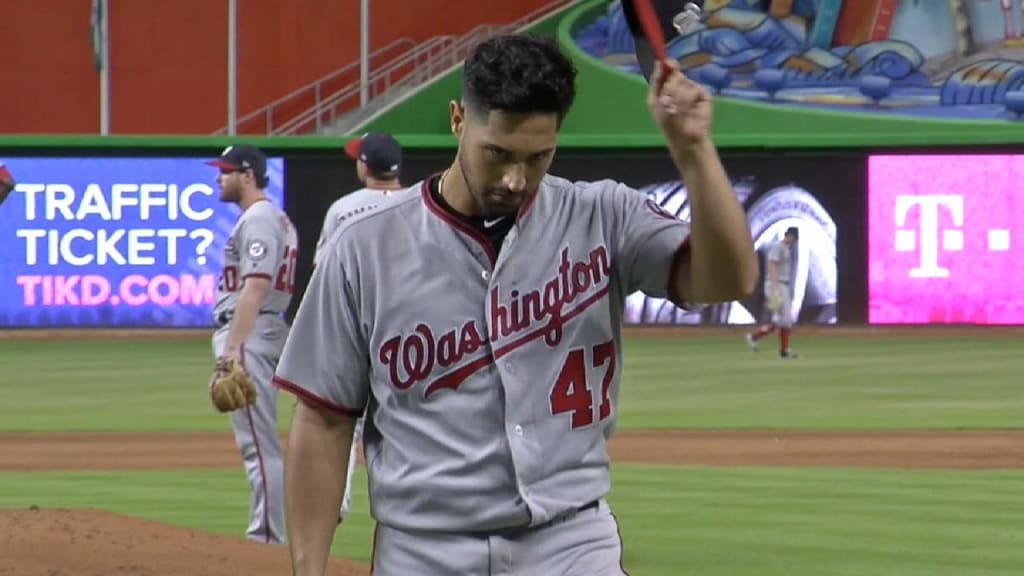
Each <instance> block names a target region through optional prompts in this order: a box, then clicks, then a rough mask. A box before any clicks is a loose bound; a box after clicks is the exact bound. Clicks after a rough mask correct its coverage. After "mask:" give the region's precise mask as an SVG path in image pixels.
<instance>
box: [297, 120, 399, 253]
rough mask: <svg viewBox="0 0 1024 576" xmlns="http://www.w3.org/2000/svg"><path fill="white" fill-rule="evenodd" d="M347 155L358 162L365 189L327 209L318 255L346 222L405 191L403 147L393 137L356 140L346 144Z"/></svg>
mask: <svg viewBox="0 0 1024 576" xmlns="http://www.w3.org/2000/svg"><path fill="white" fill-rule="evenodd" d="M345 154H346V155H348V157H349V158H352V159H353V160H355V161H356V175H358V176H359V181H360V182H362V183H363V186H364V187H363V188H360V189H359V190H356V191H354V192H350V193H348V194H345V195H344V196H342V197H341V198H338V199H337V200H335V201H334V203H333V204H331V207H330V208H328V209H327V214H326V215H324V224H323V228H322V229H321V230H320V240H319V241H318V242H317V245H316V249H317V252H318V253H319V251H320V249H321V248H323V246H324V243H326V242H327V239H328V238H329V237H330V236H331V234H333V233H334V230H335V229H337V227H338V224H340V223H341V222H342V221H343V220H345V219H346V218H348V217H349V216H352V215H355V214H357V213H362V212H364V211H366V210H367V209H369V208H370V207H372V206H376V205H377V204H379V203H380V201H381V200H383V199H384V198H386V197H388V196H390V195H392V194H394V193H395V192H398V191H399V190H402V188H403V187H402V183H401V179H400V174H401V171H402V147H401V145H399V143H398V141H397V140H395V139H394V137H392V136H391V135H390V134H383V133H370V134H366V135H365V136H363V137H362V138H357V139H355V140H352V141H350V142H349V143H348V144H346V145H345Z"/></svg>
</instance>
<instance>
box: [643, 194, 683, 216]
mask: <svg viewBox="0 0 1024 576" xmlns="http://www.w3.org/2000/svg"><path fill="white" fill-rule="evenodd" d="M645 204H646V205H647V207H648V208H649V209H650V210H651V212H654V213H655V214H657V215H658V216H662V217H664V218H668V219H669V220H678V218H676V217H675V216H673V215H672V214H671V213H670V212H669V211H668V210H665V209H664V208H663V207H662V206H661V205H660V204H658V203H657V202H655V201H654V200H653V199H651V198H648V199H647V200H646V202H645Z"/></svg>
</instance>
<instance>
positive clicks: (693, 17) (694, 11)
mask: <svg viewBox="0 0 1024 576" xmlns="http://www.w3.org/2000/svg"><path fill="white" fill-rule="evenodd" d="M700 16H701V9H700V6H698V5H696V4H694V3H693V2H687V3H686V6H684V7H683V11H682V12H680V13H679V14H676V15H675V17H674V18H672V27H673V28H675V29H676V32H678V33H679V35H680V36H683V35H685V34H689V33H690V32H692V31H693V30H694V29H696V28H697V25H698V24H700Z"/></svg>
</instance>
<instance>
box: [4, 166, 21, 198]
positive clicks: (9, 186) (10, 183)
mask: <svg viewBox="0 0 1024 576" xmlns="http://www.w3.org/2000/svg"><path fill="white" fill-rule="evenodd" d="M17 185H18V184H17V182H15V181H14V177H13V176H11V173H10V171H8V170H7V167H6V166H4V163H3V162H0V204H3V203H4V200H7V195H8V194H10V193H11V190H14V187H15V186H17Z"/></svg>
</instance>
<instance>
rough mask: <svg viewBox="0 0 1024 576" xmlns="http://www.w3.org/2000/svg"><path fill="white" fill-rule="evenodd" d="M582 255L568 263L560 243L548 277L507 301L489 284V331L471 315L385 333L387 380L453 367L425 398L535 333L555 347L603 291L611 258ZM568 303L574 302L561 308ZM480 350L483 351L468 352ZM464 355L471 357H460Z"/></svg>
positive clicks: (601, 250) (404, 382)
mask: <svg viewBox="0 0 1024 576" xmlns="http://www.w3.org/2000/svg"><path fill="white" fill-rule="evenodd" d="M588 256H589V257H588V258H587V259H586V260H581V261H579V262H570V261H569V249H568V248H563V249H562V254H561V260H560V264H559V266H558V269H557V271H556V273H555V275H554V276H553V277H552V278H550V279H549V280H548V281H547V282H545V283H544V284H543V286H542V287H540V288H536V289H534V290H530V291H528V292H525V293H520V292H519V290H512V291H511V293H510V294H509V299H508V301H507V302H502V301H501V299H500V292H499V288H500V287H499V286H498V285H495V286H494V287H492V288H491V292H490V301H489V306H488V319H487V326H488V327H489V330H480V329H479V328H478V325H477V321H476V320H469V321H467V322H465V323H464V324H462V326H459V327H457V328H452V329H451V330H449V331H447V332H444V333H442V334H440V335H437V334H436V333H435V331H434V330H433V329H432V328H431V327H430V326H428V325H427V324H423V323H420V324H418V325H417V326H416V328H414V329H413V331H412V332H411V333H409V334H405V335H399V336H394V337H392V338H389V339H388V340H387V341H385V342H384V344H382V345H381V347H380V350H379V351H378V358H379V359H380V362H381V364H383V365H384V366H386V367H387V368H388V374H389V377H390V379H391V384H392V385H393V386H394V387H395V388H397V389H399V390H408V389H409V388H411V387H413V386H414V385H416V384H417V383H419V382H423V381H425V380H427V379H428V378H430V377H431V376H432V375H433V373H434V370H435V368H436V367H440V368H441V369H442V370H444V369H447V368H451V367H454V369H452V370H449V371H447V372H445V373H444V374H443V375H441V376H438V377H437V378H436V379H434V380H433V381H432V382H431V383H430V384H429V385H428V386H427V387H426V389H425V390H424V397H427V398H429V397H430V395H431V394H433V393H435V392H437V391H439V390H445V389H450V390H456V389H458V387H459V385H461V384H462V382H464V381H465V380H466V378H468V377H469V376H470V375H472V374H473V373H474V372H476V371H478V370H481V369H483V368H485V367H486V366H489V365H490V364H491V363H492V362H494V361H495V360H497V359H498V358H501V357H502V356H504V355H506V354H508V353H509V352H511V351H512V350H515V349H516V348H519V347H521V346H523V345H525V344H527V343H528V342H530V341H532V340H536V339H537V338H540V337H541V336H543V337H544V342H545V343H546V344H547V345H548V346H557V345H558V343H559V342H561V340H562V327H563V326H564V325H565V324H566V323H568V322H569V320H571V319H572V318H574V317H576V316H579V315H580V314H581V313H583V311H584V310H586V309H587V308H589V307H590V306H592V305H593V304H594V303H596V302H598V301H600V300H601V298H603V297H604V296H605V295H606V294H607V293H608V281H609V277H610V275H611V263H610V262H609V259H608V250H607V248H605V247H604V246H603V245H601V246H598V247H596V248H594V249H593V250H591V251H590V253H589V254H588ZM581 297H582V299H580V298H581ZM572 304H575V306H574V307H573V308H572V309H570V310H567V309H566V308H567V307H568V306H569V305H572ZM512 337H514V338H513V339H512V340H508V339H509V338H512ZM503 340H504V342H503V343H502V345H501V346H499V347H498V348H496V349H493V350H492V349H491V344H492V343H494V342H499V341H503ZM481 349H483V350H484V354H483V355H479V356H476V357H473V356H474V354H475V353H477V352H478V351H479V350H481ZM466 358H473V359H472V360H468V361H465V362H464V360H465V359H466Z"/></svg>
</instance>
